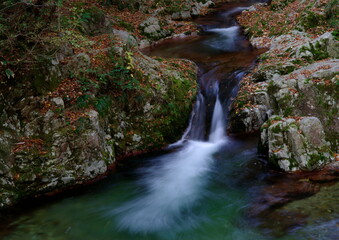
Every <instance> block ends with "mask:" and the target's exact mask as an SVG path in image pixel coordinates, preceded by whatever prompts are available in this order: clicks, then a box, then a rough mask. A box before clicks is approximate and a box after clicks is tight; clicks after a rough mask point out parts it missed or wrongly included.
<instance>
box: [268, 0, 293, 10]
mask: <svg viewBox="0 0 339 240" xmlns="http://www.w3.org/2000/svg"><path fill="white" fill-rule="evenodd" d="M294 1H295V0H280V1H272V2H271V5H270V9H271V10H272V11H279V10H282V9H284V8H285V7H286V6H287V5H288V4H290V3H293V2H294Z"/></svg>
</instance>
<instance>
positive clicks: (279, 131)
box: [271, 123, 283, 133]
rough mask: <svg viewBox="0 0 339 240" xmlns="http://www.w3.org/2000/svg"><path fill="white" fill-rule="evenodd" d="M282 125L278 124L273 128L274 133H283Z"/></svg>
mask: <svg viewBox="0 0 339 240" xmlns="http://www.w3.org/2000/svg"><path fill="white" fill-rule="evenodd" d="M282 130H283V129H282V123H278V124H277V125H276V126H274V127H272V128H271V131H272V132H273V133H281V132H282Z"/></svg>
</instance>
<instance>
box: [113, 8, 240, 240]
mask: <svg viewBox="0 0 339 240" xmlns="http://www.w3.org/2000/svg"><path fill="white" fill-rule="evenodd" d="M237 11H238V10H237ZM232 13H233V12H232ZM230 15H232V14H230ZM208 31H210V32H211V33H212V34H214V35H215V37H214V38H212V39H210V40H209V41H210V46H211V47H212V48H215V49H216V50H218V49H220V48H221V47H224V48H225V49H226V51H227V49H231V50H230V51H232V49H235V48H237V46H236V42H237V41H236V39H237V38H238V34H239V31H238V27H237V26H232V27H229V28H225V29H222V28H215V29H211V30H208ZM225 45H226V46H225ZM217 67H218V66H215V67H214V68H212V69H210V70H208V71H205V72H203V73H202V74H201V76H200V78H199V84H200V92H199V93H198V95H197V99H196V103H195V106H194V107H193V111H192V113H191V117H190V121H189V124H188V127H187V129H186V131H185V132H184V134H183V135H182V138H181V139H180V140H179V141H178V142H176V143H174V144H171V145H169V148H173V149H172V150H173V151H172V152H171V153H168V154H164V155H162V156H160V157H157V158H154V159H153V162H154V163H155V166H153V167H150V168H149V167H148V168H145V169H143V170H141V171H140V172H141V173H142V178H141V179H140V180H139V181H138V182H139V184H140V186H141V187H142V189H143V193H142V195H141V196H140V197H138V198H137V199H134V200H131V201H129V202H127V203H125V204H123V205H122V206H120V207H117V208H114V209H113V210H112V211H110V212H109V214H110V215H115V216H117V221H118V224H119V226H120V228H121V229H123V230H128V231H130V232H133V233H143V234H146V233H148V232H156V231H159V230H165V231H171V230H173V229H176V230H177V229H178V228H179V229H180V227H182V226H183V225H185V224H186V225H187V222H190V221H191V220H192V219H190V218H189V217H188V216H190V215H189V214H187V212H189V211H190V209H191V208H192V207H193V206H195V205H197V204H198V203H199V200H200V199H201V198H202V196H203V192H204V186H205V185H206V184H207V182H208V181H207V180H208V174H209V172H210V171H209V170H210V168H211V165H212V164H213V161H214V160H213V155H214V154H215V153H216V152H218V151H219V149H220V148H221V147H222V146H223V145H224V144H225V143H226V142H227V141H226V140H227V137H226V136H225V125H226V114H225V113H224V109H225V110H227V109H228V107H229V104H230V103H231V98H232V97H233V96H234V95H235V93H236V91H237V89H238V83H239V81H240V79H241V78H242V76H243V73H244V72H243V71H240V72H237V71H235V72H233V73H231V74H229V75H226V76H225V75H224V76H220V75H218V74H217V70H216V69H217ZM224 81H225V82H226V85H225V84H224V85H223V86H220V84H221V82H224ZM221 87H222V88H221ZM224 88H225V89H224ZM221 96H222V98H221ZM221 99H222V100H223V101H221ZM184 223H185V224H184ZM192 224H195V223H194V220H193V222H192Z"/></svg>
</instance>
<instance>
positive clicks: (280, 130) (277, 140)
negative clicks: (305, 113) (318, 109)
mask: <svg viewBox="0 0 339 240" xmlns="http://www.w3.org/2000/svg"><path fill="white" fill-rule="evenodd" d="M260 145H261V150H262V151H266V153H267V152H268V160H269V162H270V163H272V164H274V165H276V166H278V167H279V168H281V169H282V170H284V171H296V170H314V169H317V168H319V167H321V166H323V165H324V164H326V163H328V162H331V161H334V157H333V153H332V152H331V150H330V145H329V143H328V142H326V141H325V133H324V130H323V126H322V124H321V122H320V120H319V119H318V118H316V117H302V118H300V117H294V118H292V117H291V118H282V117H279V116H272V117H271V118H270V119H269V120H268V121H267V122H266V123H265V124H264V125H263V127H262V132H261V144H260Z"/></svg>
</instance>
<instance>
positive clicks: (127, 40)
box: [113, 29, 138, 47]
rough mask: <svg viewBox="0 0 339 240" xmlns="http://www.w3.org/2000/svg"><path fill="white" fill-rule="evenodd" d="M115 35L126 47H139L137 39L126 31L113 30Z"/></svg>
mask: <svg viewBox="0 0 339 240" xmlns="http://www.w3.org/2000/svg"><path fill="white" fill-rule="evenodd" d="M113 34H114V35H115V36H116V37H118V38H119V39H120V41H121V42H122V43H123V44H124V45H127V46H129V47H134V46H137V45H138V41H137V39H136V38H135V37H134V36H132V34H130V33H128V32H126V31H122V30H117V29H113Z"/></svg>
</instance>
